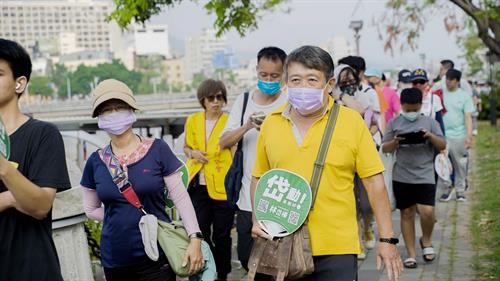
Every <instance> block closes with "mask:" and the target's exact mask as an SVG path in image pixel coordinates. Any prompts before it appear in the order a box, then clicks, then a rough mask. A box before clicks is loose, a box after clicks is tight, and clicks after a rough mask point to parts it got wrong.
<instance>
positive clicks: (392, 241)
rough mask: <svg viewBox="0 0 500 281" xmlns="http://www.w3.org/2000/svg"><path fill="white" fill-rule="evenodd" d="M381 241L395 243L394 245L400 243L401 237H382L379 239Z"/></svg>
mask: <svg viewBox="0 0 500 281" xmlns="http://www.w3.org/2000/svg"><path fill="white" fill-rule="evenodd" d="M378 241H379V242H382V243H389V244H393V245H396V244H398V243H399V239H398V238H380V239H378Z"/></svg>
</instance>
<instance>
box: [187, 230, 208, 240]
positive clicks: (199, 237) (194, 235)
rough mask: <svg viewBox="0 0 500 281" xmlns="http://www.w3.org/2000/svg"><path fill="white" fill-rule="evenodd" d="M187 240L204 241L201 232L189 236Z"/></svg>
mask: <svg viewBox="0 0 500 281" xmlns="http://www.w3.org/2000/svg"><path fill="white" fill-rule="evenodd" d="M189 238H198V239H202V240H203V239H205V237H203V234H202V233H201V232H195V233H193V234H191V235H189Z"/></svg>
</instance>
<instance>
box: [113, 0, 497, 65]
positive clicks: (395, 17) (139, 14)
mask: <svg viewBox="0 0 500 281" xmlns="http://www.w3.org/2000/svg"><path fill="white" fill-rule="evenodd" d="M114 1H115V4H116V10H115V11H114V12H113V13H112V14H111V15H110V16H109V18H108V19H109V20H115V21H116V22H117V23H118V25H119V26H120V27H122V28H126V27H127V26H128V25H130V24H131V23H132V22H137V23H145V22H146V21H147V20H149V19H150V18H151V17H152V16H153V15H156V14H159V13H160V12H161V10H162V8H170V7H173V6H175V5H176V4H179V3H181V2H182V1H183V0H134V1H131V0H114ZM191 1H194V2H197V1H196V0H191ZM284 2H288V0H259V1H251V0H238V1H234V0H209V1H208V2H207V3H206V4H205V5H204V8H205V10H207V12H208V13H210V14H215V16H216V20H215V22H214V27H215V29H216V30H217V35H218V36H220V35H222V34H223V33H225V32H227V31H229V30H231V29H233V28H234V29H236V31H238V33H239V34H240V35H241V36H245V35H246V34H247V33H248V32H250V31H252V30H254V29H256V28H257V27H258V25H257V22H258V20H259V18H260V17H261V15H262V13H263V12H266V11H267V12H271V11H273V10H274V9H276V8H277V7H278V6H279V5H281V4H282V3H284ZM386 6H387V12H386V13H385V14H384V15H383V16H382V17H380V18H378V19H377V20H375V21H374V24H375V25H376V26H377V27H378V29H379V37H380V39H381V40H383V42H384V49H385V50H386V51H390V52H393V50H394V49H395V48H397V47H399V48H400V49H401V50H403V49H406V48H407V47H408V46H409V47H410V48H411V49H415V48H416V46H417V39H418V37H419V36H420V34H421V32H422V31H423V30H424V28H425V24H426V22H427V21H428V20H429V19H430V18H432V17H435V16H438V17H440V18H442V19H443V23H444V25H445V28H446V30H447V31H448V32H456V31H460V30H462V29H463V22H464V21H463V20H462V21H461V17H460V16H459V15H458V14H457V12H458V11H459V10H461V11H462V12H464V13H465V15H466V16H467V18H469V19H471V20H472V21H473V22H474V23H475V25H476V27H477V36H478V37H479V38H480V39H481V41H482V42H483V44H484V45H485V46H486V47H487V48H488V49H489V50H491V51H492V52H493V53H495V54H496V55H497V57H500V44H499V42H500V1H499V0H477V1H475V0H386ZM457 7H458V8H459V9H456V8H457ZM287 11H289V9H287Z"/></svg>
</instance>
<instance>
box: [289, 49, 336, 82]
mask: <svg viewBox="0 0 500 281" xmlns="http://www.w3.org/2000/svg"><path fill="white" fill-rule="evenodd" d="M293 62H296V63H300V64H302V65H304V66H305V67H307V68H310V69H316V70H319V71H321V72H323V74H324V75H325V78H326V80H329V79H330V78H332V77H333V70H334V65H333V60H332V57H331V56H330V54H329V53H328V52H326V51H325V50H323V49H321V48H320V47H316V46H308V45H306V46H302V47H300V48H297V49H295V50H293V52H291V53H290V54H289V55H288V57H287V58H286V63H285V74H286V76H287V77H288V66H289V65H290V64H291V63H293Z"/></svg>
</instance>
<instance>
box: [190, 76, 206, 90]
mask: <svg viewBox="0 0 500 281" xmlns="http://www.w3.org/2000/svg"><path fill="white" fill-rule="evenodd" d="M207 78H208V77H207V76H205V74H203V73H196V74H194V75H193V81H192V82H191V89H194V90H195V91H196V89H198V87H199V86H200V84H201V82H203V81H204V80H206V79H207Z"/></svg>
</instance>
